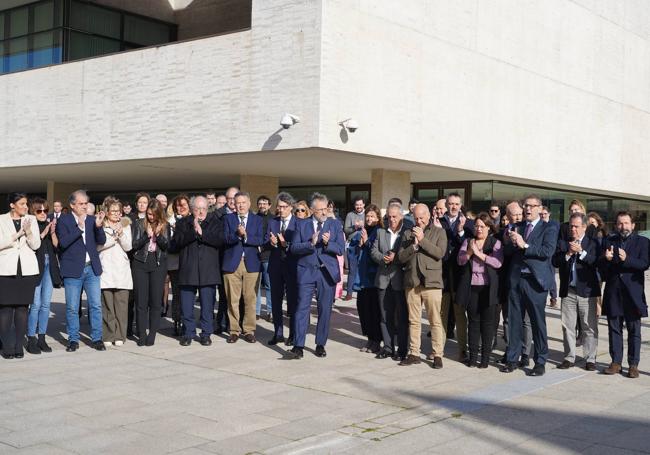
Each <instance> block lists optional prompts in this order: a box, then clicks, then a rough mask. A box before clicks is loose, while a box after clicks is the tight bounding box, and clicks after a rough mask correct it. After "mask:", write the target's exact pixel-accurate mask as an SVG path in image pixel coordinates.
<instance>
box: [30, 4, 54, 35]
mask: <svg viewBox="0 0 650 455" xmlns="http://www.w3.org/2000/svg"><path fill="white" fill-rule="evenodd" d="M53 28H54V1H50V2H45V3H41V4H39V5H34V32H43V31H45V30H51V29H53Z"/></svg>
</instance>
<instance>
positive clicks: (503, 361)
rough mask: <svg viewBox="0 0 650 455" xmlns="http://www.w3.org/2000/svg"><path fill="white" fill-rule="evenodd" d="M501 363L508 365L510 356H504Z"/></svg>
mask: <svg viewBox="0 0 650 455" xmlns="http://www.w3.org/2000/svg"><path fill="white" fill-rule="evenodd" d="M499 363H502V364H504V365H505V364H506V363H508V356H507V355H506V354H503V355H502V356H501V358H500V359H499Z"/></svg>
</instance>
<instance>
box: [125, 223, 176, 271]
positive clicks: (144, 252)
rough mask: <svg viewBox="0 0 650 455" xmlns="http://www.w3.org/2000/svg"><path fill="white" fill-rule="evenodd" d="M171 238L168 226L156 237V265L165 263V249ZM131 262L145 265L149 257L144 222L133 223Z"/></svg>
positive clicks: (147, 236)
mask: <svg viewBox="0 0 650 455" xmlns="http://www.w3.org/2000/svg"><path fill="white" fill-rule="evenodd" d="M170 237H171V229H170V227H169V224H167V228H166V229H165V231H164V232H163V233H162V234H161V235H158V236H156V245H157V248H156V251H155V252H154V254H155V255H156V263H157V264H158V265H160V264H163V263H165V262H166V261H167V248H168V247H169V239H170ZM132 251H133V260H135V261H138V262H142V263H146V262H147V257H148V256H149V254H150V253H149V235H148V234H147V230H146V228H145V227H144V220H143V219H139V220H136V222H135V223H133V249H132Z"/></svg>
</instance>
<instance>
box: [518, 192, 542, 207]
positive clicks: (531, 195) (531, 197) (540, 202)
mask: <svg viewBox="0 0 650 455" xmlns="http://www.w3.org/2000/svg"><path fill="white" fill-rule="evenodd" d="M528 199H535V200H536V201H537V203H538V204H539V205H542V198H541V197H540V196H539V195H537V194H527V195H526V196H525V197H524V198H523V199H522V201H523V202H524V203H525V202H526V201H527V200H528ZM522 207H523V204H522Z"/></svg>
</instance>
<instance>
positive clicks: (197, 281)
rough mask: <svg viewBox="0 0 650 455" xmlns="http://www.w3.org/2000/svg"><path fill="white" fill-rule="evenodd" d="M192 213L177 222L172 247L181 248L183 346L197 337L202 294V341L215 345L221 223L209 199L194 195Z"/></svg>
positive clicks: (204, 344)
mask: <svg viewBox="0 0 650 455" xmlns="http://www.w3.org/2000/svg"><path fill="white" fill-rule="evenodd" d="M190 205H191V208H192V215H190V216H187V217H185V218H181V219H180V220H178V222H177V223H176V227H175V231H174V237H173V238H172V247H173V248H174V250H176V251H178V252H179V253H178V261H179V262H178V287H179V291H180V299H181V313H182V317H183V325H184V326H185V332H184V333H183V336H182V337H181V340H180V344H181V346H189V345H190V344H192V339H193V338H194V337H195V336H196V319H195V318H194V296H195V295H196V293H197V291H198V293H199V303H200V305H201V338H200V340H201V344H202V345H203V346H209V345H211V344H212V341H211V339H210V335H211V334H212V331H213V321H212V320H213V318H212V315H213V314H214V300H215V294H216V286H217V285H218V284H221V273H220V272H221V269H220V267H219V249H220V248H221V246H222V244H223V231H222V226H221V222H220V221H219V220H218V219H217V217H216V216H215V214H214V213H208V200H207V199H206V198H205V197H203V196H195V197H193V198H192V200H191V201H190Z"/></svg>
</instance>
